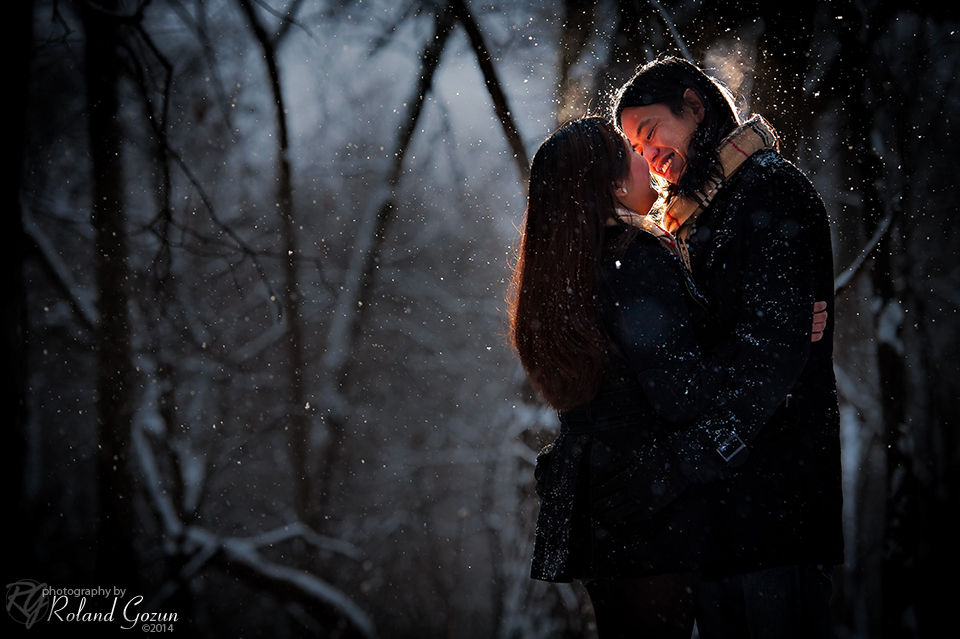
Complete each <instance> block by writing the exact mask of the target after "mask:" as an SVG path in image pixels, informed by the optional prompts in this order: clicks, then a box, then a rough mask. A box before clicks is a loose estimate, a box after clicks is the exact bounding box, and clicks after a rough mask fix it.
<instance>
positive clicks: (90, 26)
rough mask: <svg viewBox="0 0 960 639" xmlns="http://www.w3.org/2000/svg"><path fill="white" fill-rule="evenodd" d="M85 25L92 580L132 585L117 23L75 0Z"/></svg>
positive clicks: (130, 373) (128, 373)
mask: <svg viewBox="0 0 960 639" xmlns="http://www.w3.org/2000/svg"><path fill="white" fill-rule="evenodd" d="M80 8H81V17H82V20H83V25H84V31H85V41H84V42H85V45H84V46H85V57H86V83H87V122H88V128H89V145H90V147H89V148H90V160H91V164H92V171H91V174H92V177H93V184H92V195H93V216H92V221H93V226H94V230H95V233H96V240H95V242H96V253H95V254H96V257H95V259H96V285H97V294H98V296H99V302H98V310H99V315H100V323H99V326H98V328H99V333H98V336H97V344H98V354H99V373H98V381H97V412H98V417H97V428H98V432H97V439H98V444H99V447H98V450H97V497H98V507H99V521H98V526H99V533H98V535H97V552H96V556H97V571H98V573H99V574H98V575H97V580H98V581H99V582H100V583H114V584H117V585H118V586H120V587H124V588H128V589H133V591H134V592H135V591H136V586H137V572H138V571H137V567H136V566H137V562H136V553H135V552H134V547H133V537H134V535H135V532H136V528H135V523H134V522H135V519H134V511H133V499H134V491H133V482H132V477H131V474H130V469H129V468H128V460H127V447H128V443H129V441H130V428H131V423H132V404H133V402H132V399H131V394H132V389H133V387H134V384H133V379H132V376H133V370H132V366H131V359H130V357H131V352H130V324H129V319H128V315H127V314H128V308H127V306H128V302H129V273H128V271H127V252H128V246H127V233H126V225H125V219H124V211H123V202H122V194H123V175H124V171H123V161H122V157H121V153H122V132H121V130H120V124H119V122H118V116H119V98H118V90H119V88H118V85H119V81H120V69H121V67H120V60H119V58H118V47H119V34H118V31H117V26H118V25H117V23H116V21H115V20H114V19H113V18H112V17H111V16H110V15H108V13H107V12H112V11H114V10H116V9H117V6H116V3H105V6H104V10H103V11H100V10H98V9H97V8H95V7H93V6H91V5H89V4H87V3H80Z"/></svg>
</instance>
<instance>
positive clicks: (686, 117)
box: [620, 91, 703, 184]
mask: <svg viewBox="0 0 960 639" xmlns="http://www.w3.org/2000/svg"><path fill="white" fill-rule="evenodd" d="M688 93H692V92H690V91H688ZM697 103H698V104H699V100H697ZM701 120H703V108H702V105H701V106H700V108H699V109H698V108H697V105H690V104H687V103H685V104H684V107H683V111H682V113H681V114H680V115H676V114H675V113H674V112H673V111H671V110H670V107H668V106H667V105H666V104H663V103H658V104H651V105H649V106H637V107H627V108H626V109H624V110H623V113H622V114H621V115H620V126H621V128H622V129H623V132H624V133H625V134H626V135H627V138H628V139H629V140H630V144H632V145H633V148H634V149H636V150H637V151H638V152H640V153H641V154H642V155H643V157H644V158H645V159H646V160H647V163H648V164H649V165H650V170H651V171H653V172H654V173H656V174H657V175H659V176H661V177H662V178H664V179H665V180H667V181H668V182H670V183H671V184H676V183H677V180H679V179H680V176H681V175H682V174H683V170H684V169H685V168H686V166H687V156H688V154H689V152H690V140H691V139H692V138H693V132H694V131H695V130H696V129H697V125H698V124H699V123H700V121H701Z"/></svg>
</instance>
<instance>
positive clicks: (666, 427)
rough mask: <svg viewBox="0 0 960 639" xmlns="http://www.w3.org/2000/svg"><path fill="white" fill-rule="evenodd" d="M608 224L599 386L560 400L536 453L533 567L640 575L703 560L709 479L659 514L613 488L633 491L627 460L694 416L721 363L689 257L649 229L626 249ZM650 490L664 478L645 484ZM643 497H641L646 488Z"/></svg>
mask: <svg viewBox="0 0 960 639" xmlns="http://www.w3.org/2000/svg"><path fill="white" fill-rule="evenodd" d="M624 232H629V231H624V230H623V229H622V228H621V227H613V228H610V229H608V231H607V237H606V242H605V244H606V247H607V248H605V250H604V252H603V256H602V274H603V275H602V285H601V289H600V294H599V298H600V309H601V315H602V319H603V324H604V327H605V328H606V330H607V332H608V334H609V335H610V336H611V340H612V346H611V354H610V362H609V365H608V366H607V368H606V370H605V373H604V381H603V387H602V390H601V392H600V394H599V395H598V396H597V397H596V398H595V399H594V400H593V401H592V402H590V403H589V404H586V405H583V406H580V407H578V408H576V409H574V410H572V411H567V412H561V413H560V420H561V432H560V435H559V436H558V437H557V439H556V440H555V441H554V443H553V444H552V445H551V446H550V447H548V448H547V449H545V451H544V452H543V453H541V455H540V456H539V458H538V462H537V470H536V475H537V480H538V481H537V492H538V493H539V494H540V496H541V507H540V514H539V518H538V520H537V530H536V541H535V547H534V558H533V570H532V576H533V577H534V578H537V579H545V580H549V581H570V580H571V579H574V578H584V577H596V576H603V577H631V576H640V575H644V574H652V573H661V572H673V571H677V570H688V569H694V568H697V567H698V566H699V564H700V561H701V559H702V557H703V555H704V552H705V549H704V543H705V538H706V533H707V532H708V522H709V520H710V509H709V507H708V504H707V494H706V491H705V489H704V487H695V488H694V489H691V490H688V491H687V492H686V493H684V495H683V496H682V497H680V498H679V499H676V500H674V501H673V502H672V503H670V504H669V505H668V506H667V507H666V508H664V509H663V510H662V511H660V512H658V513H657V514H656V516H655V517H650V516H649V515H647V514H646V513H644V512H642V509H641V508H639V507H633V504H634V500H627V503H626V504H624V503H621V502H620V501H618V500H616V499H614V500H612V501H611V500H610V499H609V498H610V496H611V495H614V496H615V495H617V494H619V493H621V492H624V491H626V492H627V493H629V494H631V495H632V494H633V492H634V487H635V486H636V482H635V481H633V479H632V478H631V473H630V472H629V469H630V468H631V467H632V466H633V465H634V464H636V463H637V461H638V460H640V459H644V460H647V461H652V462H653V464H652V468H653V469H654V475H656V476H657V477H656V479H659V480H660V481H665V480H666V479H668V474H664V473H658V472H657V470H659V466H660V464H659V462H658V461H653V458H648V457H646V455H647V454H648V453H649V452H650V451H652V450H654V447H653V444H654V442H655V441H657V440H658V439H660V438H663V437H665V436H666V435H668V434H670V433H672V432H674V431H675V430H676V429H677V427H678V426H680V425H686V424H689V423H690V422H691V421H692V419H693V418H694V417H696V416H697V415H698V414H699V413H700V410H701V409H702V404H703V401H704V398H705V397H707V396H709V395H712V394H713V393H715V392H716V390H717V388H718V386H719V383H720V381H721V380H722V372H721V371H718V370H714V368H713V367H711V365H710V363H704V362H702V361H701V357H700V352H699V349H698V347H697V343H696V339H695V335H694V330H693V324H694V317H695V315H702V314H703V313H704V309H703V304H704V303H703V301H702V298H699V296H698V295H697V294H696V292H695V291H694V290H693V285H692V282H691V281H690V280H689V277H688V275H687V274H686V272H685V270H684V269H683V266H682V263H681V262H680V260H679V259H678V258H677V257H676V256H675V255H673V254H672V253H670V252H668V251H667V250H666V249H665V248H663V247H662V246H661V245H660V243H659V240H657V239H656V238H655V237H654V236H652V235H650V234H648V233H646V232H640V233H639V235H638V236H637V237H636V238H635V239H634V240H633V241H632V242H631V243H630V244H629V246H628V247H627V248H626V249H625V250H624V251H622V252H621V251H616V250H613V249H611V248H610V247H611V246H615V245H616V244H617V243H618V240H619V239H620V234H621V233H624ZM643 490H645V491H650V490H658V487H657V486H656V485H654V484H652V483H651V484H648V485H647V486H646V487H644V488H643ZM641 501H642V500H641Z"/></svg>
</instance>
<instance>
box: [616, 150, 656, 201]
mask: <svg viewBox="0 0 960 639" xmlns="http://www.w3.org/2000/svg"><path fill="white" fill-rule="evenodd" d="M623 145H624V147H625V148H626V152H627V162H628V163H629V164H630V169H629V170H628V171H627V176H626V177H625V178H624V180H623V181H622V182H621V183H620V184H618V185H617V188H616V191H615V194H616V196H617V200H619V201H620V204H622V205H623V206H625V207H627V208H628V209H630V210H631V211H635V212H637V213H639V214H640V215H646V214H647V213H649V212H650V209H651V208H652V207H653V204H654V202H656V201H657V192H656V190H655V189H654V188H653V184H651V183H650V166H649V165H648V164H647V161H646V160H645V159H644V157H643V156H642V155H640V154H639V153H638V152H637V151H635V150H634V149H633V147H632V146H631V145H630V142H629V141H628V140H624V141H623Z"/></svg>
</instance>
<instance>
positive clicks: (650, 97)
mask: <svg viewBox="0 0 960 639" xmlns="http://www.w3.org/2000/svg"><path fill="white" fill-rule="evenodd" d="M687 89H693V90H694V92H696V94H697V95H698V96H699V97H700V101H701V102H703V108H704V117H703V120H702V121H701V122H700V124H699V125H698V126H697V130H696V131H695V132H694V134H693V139H692V140H691V142H690V150H689V152H688V154H687V158H686V168H685V169H684V171H683V175H681V176H680V179H679V180H678V182H677V184H676V185H672V186H671V187H670V194H671V195H676V194H682V195H692V194H693V193H695V192H696V191H697V190H699V189H700V187H701V186H703V184H704V183H706V181H707V179H709V178H710V177H712V176H718V175H719V173H720V167H719V158H718V157H717V146H718V145H719V144H720V141H721V140H723V138H724V137H726V136H727V135H729V133H730V132H731V131H733V130H734V129H735V128H736V126H737V124H738V123H739V119H738V117H737V112H736V109H735V108H734V106H733V101H732V99H731V97H730V95H729V93H728V92H727V91H726V90H725V89H723V88H721V87H720V85H719V84H718V83H717V82H716V81H714V80H713V79H711V78H710V77H709V76H708V75H706V74H705V73H704V72H703V71H701V70H700V69H699V68H697V66H696V65H694V64H692V63H690V62H688V61H686V60H684V59H683V58H676V57H665V58H661V59H659V60H654V61H653V62H650V63H649V64H647V65H645V66H643V67H641V68H640V70H639V71H637V73H636V75H634V76H633V78H631V79H630V81H629V82H627V83H626V84H624V85H623V86H622V87H621V88H620V90H619V91H618V92H617V95H616V106H615V107H614V115H615V117H614V122H616V123H617V126H618V127H619V126H621V125H620V116H621V114H622V113H623V110H624V109H627V108H630V107H638V106H649V105H651V104H661V103H662V104H665V105H667V106H668V107H669V108H670V110H671V111H672V112H673V113H674V114H676V115H678V116H679V115H680V114H681V113H682V112H683V105H684V100H683V94H684V93H685V92H686V90H687ZM621 128H622V127H621Z"/></svg>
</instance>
